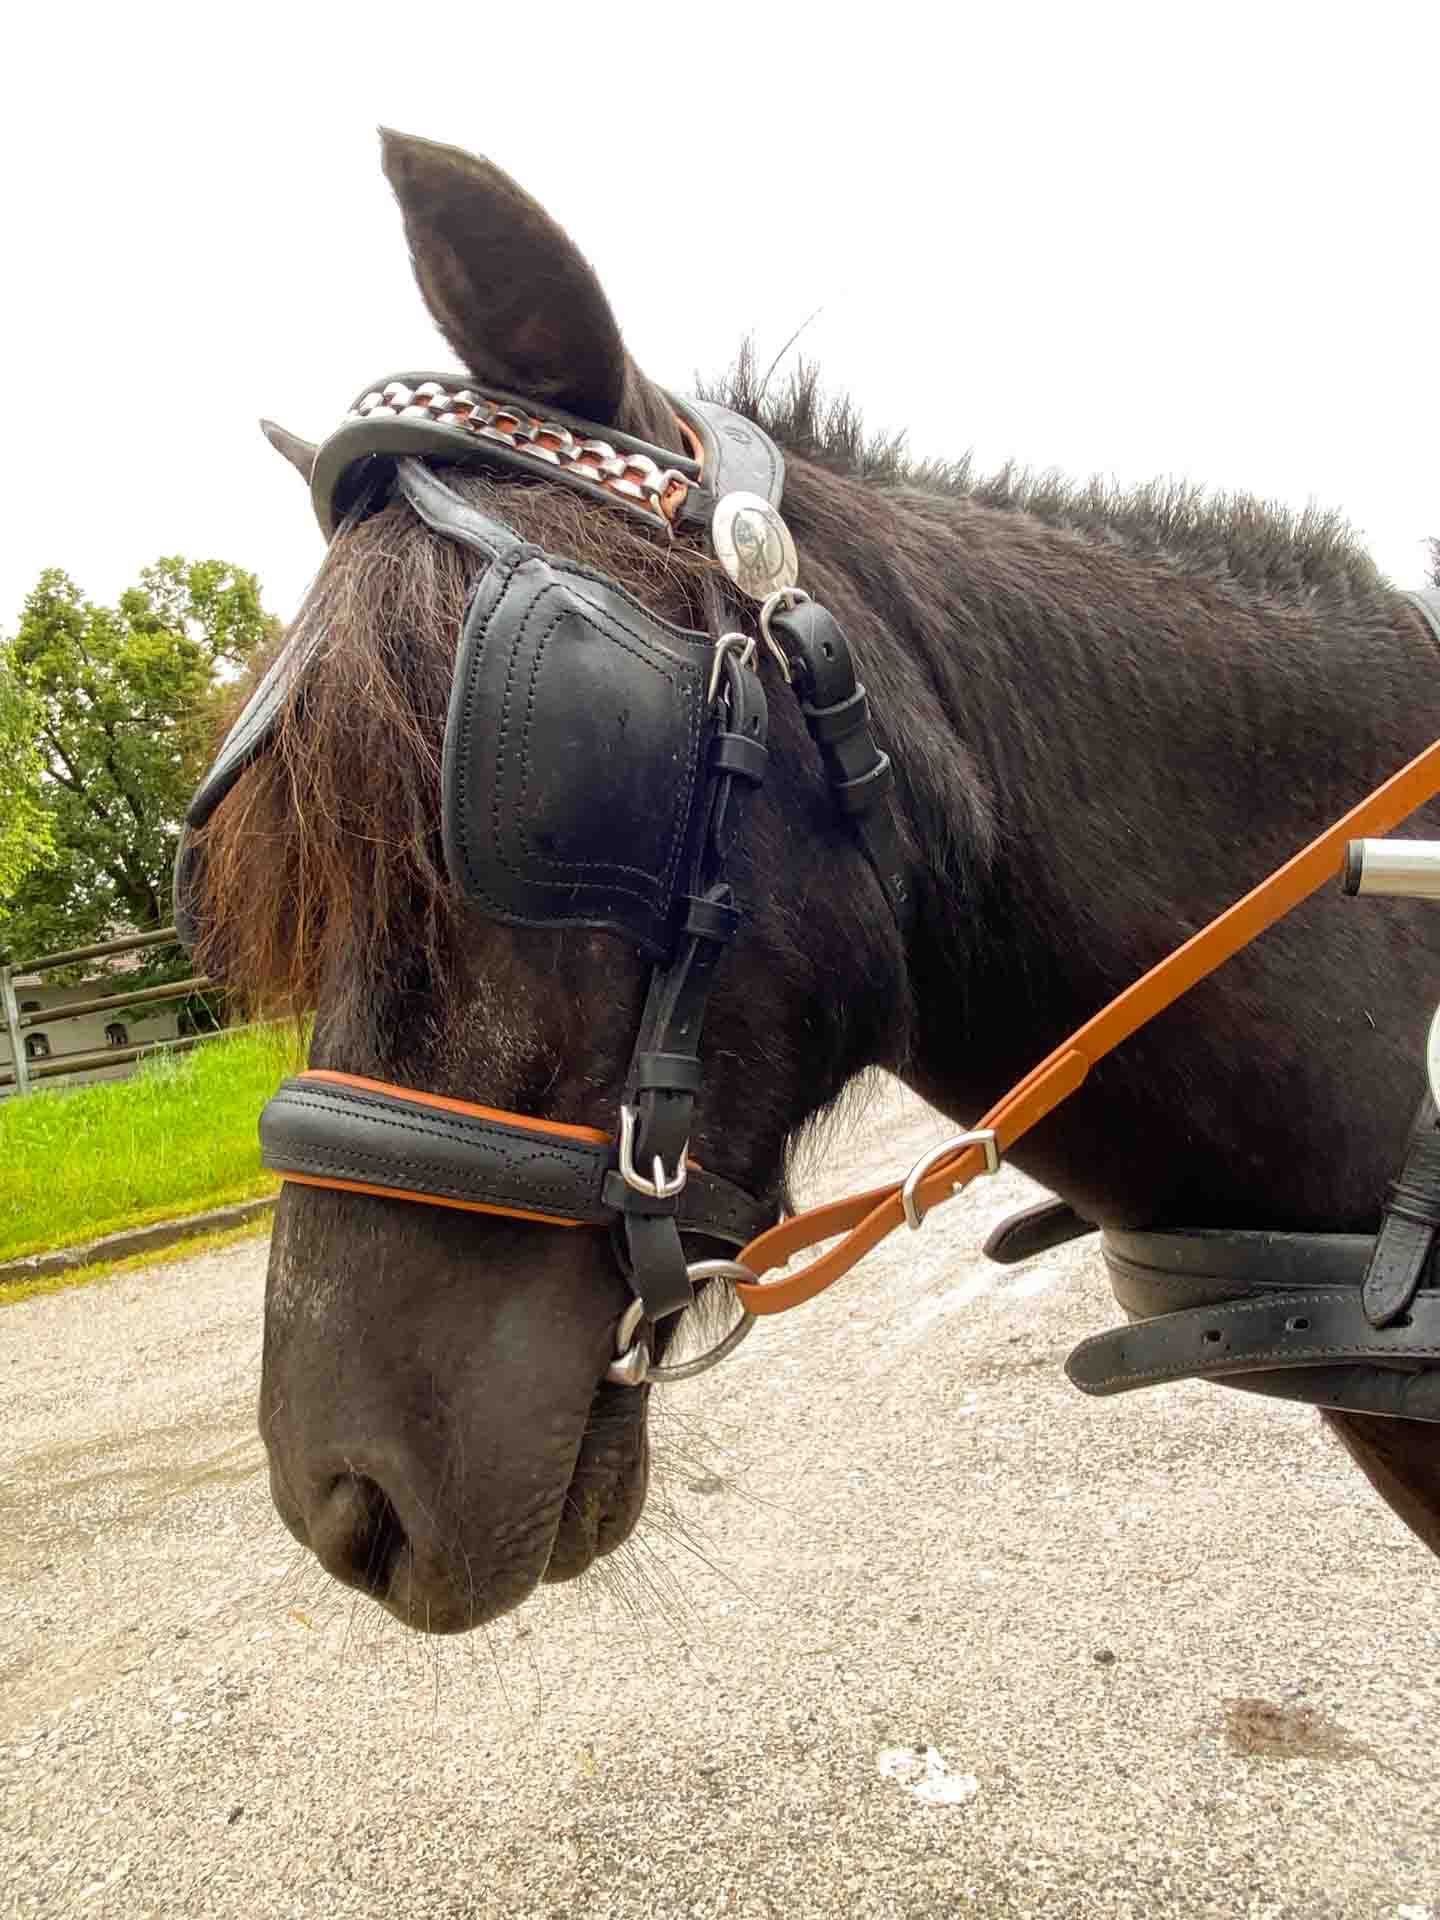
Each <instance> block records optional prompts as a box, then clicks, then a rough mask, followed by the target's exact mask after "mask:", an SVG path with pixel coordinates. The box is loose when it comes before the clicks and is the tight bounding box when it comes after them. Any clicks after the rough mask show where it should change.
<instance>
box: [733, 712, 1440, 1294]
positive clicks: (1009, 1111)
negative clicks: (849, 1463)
mask: <svg viewBox="0 0 1440 1920" xmlns="http://www.w3.org/2000/svg"><path fill="white" fill-rule="evenodd" d="M1437 792H1440V740H1437V741H1435V742H1434V743H1433V744H1432V745H1430V746H1428V747H1427V748H1426V749H1425V751H1424V752H1423V753H1422V754H1419V755H1417V757H1416V758H1415V759H1414V760H1412V761H1411V762H1410V763H1409V765H1408V766H1405V767H1402V768H1401V769H1400V771H1399V772H1398V773H1397V774H1395V775H1393V776H1392V777H1391V778H1390V779H1389V780H1387V781H1386V782H1385V784H1384V786H1382V787H1377V788H1376V789H1375V791H1374V792H1373V793H1372V794H1370V795H1369V797H1368V798H1367V799H1365V800H1362V801H1361V802H1360V804H1359V805H1358V806H1357V807H1353V808H1352V809H1351V810H1350V812H1349V813H1347V814H1346V815H1345V817H1344V818H1343V819H1342V820H1337V821H1336V823H1335V825H1334V826H1333V827H1330V828H1328V829H1327V830H1326V831H1325V832H1324V833H1322V834H1321V835H1320V836H1319V838H1318V839H1316V840H1312V841H1311V843H1310V845H1309V846H1308V847H1306V848H1305V849H1304V850H1303V851H1302V852H1300V853H1297V854H1296V855H1295V857H1294V859H1293V860H1289V861H1287V862H1286V864H1285V865H1284V866H1283V867H1281V868H1279V869H1278V871H1277V872H1275V873H1272V874H1271V875H1270V878H1269V879H1268V880H1264V881H1262V882H1261V883H1260V885H1259V886H1258V887H1255V888H1254V889H1252V891H1251V892H1249V893H1247V894H1246V895H1245V897H1244V898H1243V899H1242V900H1237V901H1236V902H1235V904H1234V906H1232V907H1227V908H1226V910H1225V911H1224V913H1222V914H1220V915H1219V916H1218V918H1216V919H1214V920H1212V921H1211V922H1210V924H1209V926H1207V927H1202V928H1201V930H1200V932H1199V933H1197V934H1194V935H1193V936H1192V937H1191V938H1190V939H1189V940H1187V941H1186V942H1185V944H1184V946H1182V947H1177V948H1176V950H1175V951H1174V953H1172V954H1170V955H1169V956H1168V957H1167V958H1166V959H1164V960H1162V961H1160V962H1159V964H1158V965H1157V966H1154V967H1152V968H1151V969H1150V971H1149V972H1148V973H1146V974H1144V975H1142V976H1141V978H1140V979H1139V980H1137V981H1136V982H1135V983H1134V985H1133V986H1130V987H1127V988H1126V989H1125V991H1124V992H1123V993H1122V994H1119V995H1117V997H1116V998H1115V999H1114V1000H1112V1001H1111V1002H1110V1003H1109V1005H1108V1006H1106V1007H1102V1008H1101V1010H1100V1012H1099V1013H1097V1014H1096V1015H1095V1016H1094V1018H1093V1019H1091V1020H1088V1021H1086V1023H1085V1025H1084V1026H1083V1027H1081V1028H1079V1029H1078V1031H1077V1032H1075V1033H1073V1034H1071V1036H1070V1038H1069V1039H1068V1040H1064V1041H1062V1042H1061V1044H1060V1045H1059V1046H1058V1047H1056V1049H1055V1051H1054V1052H1053V1053H1051V1054H1049V1055H1048V1056H1047V1057H1046V1058H1045V1059H1044V1060H1042V1061H1041V1062H1040V1064H1039V1066H1037V1067H1034V1068H1032V1069H1031V1071H1030V1072H1029V1073H1027V1074H1026V1075H1025V1077H1024V1079H1023V1080H1021V1081H1019V1082H1017V1084H1016V1085H1015V1086H1013V1087H1012V1088H1011V1089H1010V1091H1009V1092H1008V1093H1007V1094H1005V1095H1003V1096H1002V1097H1001V1098H1000V1099H999V1100H997V1101H996V1102H995V1104H994V1106H992V1107H991V1108H990V1110H989V1112H988V1113H987V1114H985V1116H984V1118H983V1119H981V1120H980V1121H979V1122H978V1123H977V1126H976V1131H977V1132H979V1131H983V1130H985V1129H990V1130H992V1131H993V1132H994V1134H995V1137H996V1144H997V1146H998V1147H999V1149H1000V1152H1001V1153H1002V1154H1004V1153H1005V1152H1007V1151H1008V1150H1009V1149H1010V1148H1011V1147H1012V1146H1014V1144H1015V1143H1016V1141H1018V1140H1020V1139H1021V1138H1023V1136H1024V1135H1025V1134H1027V1133H1028V1132H1029V1131H1030V1129H1031V1128H1032V1127H1033V1126H1035V1125H1036V1124H1037V1122H1039V1121H1041V1120H1043V1119H1044V1118H1045V1116H1046V1114H1047V1113H1050V1112H1052V1111H1053V1110H1054V1109H1055V1108H1056V1107H1058V1106H1059V1105H1060V1103H1061V1101H1062V1100H1067V1099H1068V1098H1069V1097H1070V1095H1071V1094H1072V1093H1074V1092H1075V1091H1076V1090H1077V1088H1079V1087H1080V1086H1081V1085H1083V1083H1084V1080H1085V1076H1086V1075H1087V1074H1088V1073H1089V1071H1090V1069H1091V1067H1093V1066H1094V1065H1095V1063H1096V1061H1098V1060H1103V1059H1104V1057H1105V1055H1106V1054H1107V1053H1109V1052H1111V1051H1112V1050H1113V1049H1114V1048H1115V1047H1118V1046H1119V1045H1120V1043H1121V1041H1122V1040H1128V1039H1129V1037H1130V1035H1131V1034H1132V1033H1134V1032H1136V1031H1137V1030H1138V1029H1139V1028H1140V1027H1143V1026H1144V1025H1145V1024H1146V1022H1147V1021H1149V1020H1153V1019H1154V1018H1155V1016H1156V1014H1157V1013H1163V1012H1164V1010H1165V1008H1166V1007H1168V1006H1170V1005H1171V1004H1172V1003H1173V1002H1174V1001H1176V1000H1178V999H1179V998H1180V996H1181V994H1183V993H1186V992H1188V991H1189V989H1190V988H1191V987H1193V986H1194V985H1195V984H1196V983H1197V981H1200V980H1203V979H1204V978H1205V977H1206V975H1207V974H1210V973H1213V972H1214V970H1215V969H1216V967H1218V966H1220V965H1221V963H1222V962H1223V961H1226V960H1228V959H1229V958H1230V957H1231V955H1232V954H1236V953H1238V952H1239V951H1240V949H1241V947H1244V946H1247V945H1248V944H1249V943H1250V941H1252V940H1253V939H1255V937H1256V936H1257V934H1261V933H1263V932H1264V931H1265V929H1266V928H1267V927H1269V926H1273V924H1274V923H1275V921H1277V920H1279V919H1281V918H1283V916H1284V915H1285V914H1287V913H1289V911H1290V909H1291V908H1292V907H1297V906H1299V904H1300V902H1301V901H1302V900H1305V899H1308V897H1309V896H1310V895H1311V894H1312V893H1314V892H1315V890H1316V889H1317V888H1318V887H1320V886H1323V884H1324V883H1325V881H1326V880H1328V879H1330V878H1331V877H1332V876H1334V875H1336V874H1338V873H1339V872H1340V869H1341V867H1342V865H1343V863H1344V858H1345V847H1346V842H1347V841H1349V840H1351V839H1363V838H1365V837H1367V836H1368V835H1371V834H1383V833H1388V832H1389V830H1390V829H1391V828H1392V827H1394V826H1396V825H1398V824H1399V822H1400V821H1402V820H1403V819H1404V818H1405V817H1406V815H1407V814H1410V813H1413V812H1414V811H1415V809H1416V808H1417V807H1421V806H1423V805H1424V804H1425V802H1426V801H1427V800H1430V799H1433V798H1434V796H1435V794H1436V793H1437ZM984 1170H985V1156H984V1153H983V1152H982V1150H981V1148H980V1147H978V1146H971V1147H965V1148H963V1149H960V1150H957V1152H955V1153H954V1154H952V1155H950V1156H949V1157H947V1158H945V1159H943V1160H937V1162H936V1163H935V1165H934V1166H933V1167H932V1168H931V1169H930V1170H929V1172H928V1173H926V1174H925V1175H924V1176H923V1178H922V1179H921V1180H920V1181H919V1182H918V1184H917V1186H916V1189H915V1199H916V1201H917V1203H918V1205H919V1208H920V1210H921V1211H922V1212H928V1210H929V1209H930V1208H931V1207H934V1206H938V1205H939V1204H940V1202H941V1201H942V1200H948V1199H949V1198H950V1197H951V1195H952V1194H955V1193H958V1192H959V1191H960V1190H961V1189H962V1188H963V1187H965V1186H968V1185H969V1183H970V1181H972V1180H973V1179H974V1178H975V1176H976V1175H977V1174H979V1173H982V1172H984ZM902 1184H903V1183H902V1182H900V1181H896V1182H895V1183H894V1184H893V1185H891V1186H888V1187H875V1188H872V1190H871V1191H870V1192H869V1193H860V1194H855V1195H852V1196H851V1198H849V1199H847V1200H832V1201H831V1202H830V1203H829V1204H828V1205H826V1206H822V1207H812V1208H811V1209H810V1210H809V1212H808V1213H800V1214H796V1215H795V1217H794V1218H793V1219H790V1220H782V1221H781V1222H780V1224H779V1226H776V1227H771V1228H770V1229H769V1231H768V1232H766V1233H762V1234H761V1235H760V1236H759V1238H758V1239H756V1240H752V1241H751V1242H750V1244H749V1246H748V1247H746V1248H744V1249H743V1250H742V1251H741V1253H740V1254H739V1255H738V1256H737V1259H738V1261H739V1263H740V1265H741V1266H745V1267H748V1268H749V1269H750V1271H751V1272H752V1273H753V1274H755V1276H756V1280H755V1282H754V1283H753V1284H752V1283H750V1282H748V1281H746V1282H741V1283H739V1284H737V1286H736V1288H735V1292H736V1294H737V1295H738V1297H739V1299H740V1302H741V1304H742V1305H743V1306H744V1307H745V1308H746V1310H747V1311H748V1312H750V1313H755V1314H762V1313H783V1312H785V1310H786V1309H787V1308H789V1307H798V1306H799V1305H801V1303H802V1302H803V1301H806V1300H813V1299H814V1297H815V1295H816V1294H817V1293H823V1292H824V1290H825V1288H826V1287H828V1286H830V1285H832V1284H833V1283H834V1282H835V1281H836V1280H838V1279H840V1277H841V1276H842V1275H843V1274H846V1273H848V1272H849V1271H850V1269H851V1267H853V1266H854V1265H855V1263H856V1261H857V1260H860V1259H862V1258H863V1257H864V1255H865V1254H867V1253H869V1252H870V1251H871V1249H872V1248H873V1247H875V1246H877V1245H878V1244H879V1243H880V1241H882V1240H883V1239H884V1238H885V1236H886V1235H887V1234H890V1233H893V1232H894V1231H895V1229H896V1228H897V1227H899V1226H902V1225H904V1223H905V1209H904V1205H903V1202H902V1200H901V1188H902ZM836 1234H843V1235H844V1236H845V1237H844V1238H843V1239H842V1240H840V1241H839V1243H838V1244H837V1245H836V1246H834V1247H832V1248H831V1249H830V1251H829V1252H828V1253H826V1254H822V1255H821V1257H820V1258H819V1259H818V1260H813V1261H812V1262H811V1263H810V1265H809V1266H807V1267H802V1268H801V1269H800V1271H799V1272H798V1273H794V1274H790V1275H788V1276H787V1277H786V1278H785V1279H783V1280H774V1281H771V1282H770V1283H769V1284H768V1285H766V1284H764V1283H763V1281H762V1279H761V1276H763V1275H764V1274H767V1273H771V1272H773V1271H774V1270H775V1268H777V1267H783V1266H784V1265H785V1264H786V1263H787V1262H788V1261H790V1260H793V1259H794V1257H795V1255H796V1254H797V1253H803V1252H804V1251H805V1249H806V1248H807V1247H813V1246H816V1245H818V1244H819V1243H820V1241H822V1240H829V1239H832V1238H834V1236H835V1235H836Z"/></svg>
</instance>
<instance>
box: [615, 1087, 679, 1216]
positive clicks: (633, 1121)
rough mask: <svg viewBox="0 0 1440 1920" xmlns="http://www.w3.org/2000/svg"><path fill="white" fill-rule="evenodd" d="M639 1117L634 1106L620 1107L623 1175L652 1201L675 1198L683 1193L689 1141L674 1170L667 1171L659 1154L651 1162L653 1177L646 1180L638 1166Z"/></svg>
mask: <svg viewBox="0 0 1440 1920" xmlns="http://www.w3.org/2000/svg"><path fill="white" fill-rule="evenodd" d="M639 1123H640V1116H639V1114H638V1113H636V1111H635V1109H634V1107H629V1106H625V1105H624V1104H623V1103H622V1105H621V1108H620V1178H621V1179H622V1180H623V1181H624V1182H625V1184H626V1186H627V1187H633V1188H634V1190H635V1191H636V1193H643V1194H645V1195H646V1196H647V1197H648V1198H649V1199H651V1200H673V1199H674V1198H675V1196H676V1194H677V1193H680V1192H683V1190H684V1187H685V1181H686V1178H687V1175H688V1169H687V1167H686V1165H685V1156H686V1154H687V1153H689V1151H690V1142H689V1141H688V1140H687V1141H686V1142H685V1144H684V1146H683V1147H682V1148H681V1149H680V1159H679V1163H678V1164H677V1166H676V1168H675V1171H674V1173H668V1174H667V1173H666V1171H665V1163H664V1161H663V1160H662V1159H661V1158H660V1156H659V1154H658V1153H657V1154H656V1156H655V1158H654V1159H653V1160H652V1161H651V1162H650V1169H651V1173H652V1175H653V1177H652V1178H651V1179H649V1180H647V1179H646V1178H645V1176H644V1174H643V1173H638V1172H637V1171H636V1169H635V1129H636V1127H637V1126H638V1125H639Z"/></svg>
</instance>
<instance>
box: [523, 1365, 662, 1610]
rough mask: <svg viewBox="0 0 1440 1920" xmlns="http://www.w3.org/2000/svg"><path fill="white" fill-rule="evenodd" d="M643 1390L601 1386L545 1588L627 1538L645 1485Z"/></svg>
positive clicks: (573, 1576) (647, 1463)
mask: <svg viewBox="0 0 1440 1920" xmlns="http://www.w3.org/2000/svg"><path fill="white" fill-rule="evenodd" d="M649 1398H650V1393H649V1389H648V1388H640V1389H638V1390H637V1389H636V1388H634V1387H610V1386H602V1387H601V1388H600V1390H599V1392H598V1393H597V1394H596V1396H595V1404H594V1407H593V1408H592V1410H591V1415H590V1423H589V1425H588V1426H587V1428H586V1430H585V1437H584V1439H583V1440H582V1441H581V1444H580V1455H579V1458H578V1460H577V1461H576V1463H575V1472H574V1474H573V1475H572V1477H571V1480H570V1486H569V1489H568V1491H567V1493H566V1495H565V1505H564V1507H563V1509H562V1511H561V1514H560V1524H559V1526H558V1527H557V1528H556V1530H555V1543H554V1545H553V1546H552V1547H551V1549H550V1559H549V1561H548V1563H547V1565H546V1568H545V1573H544V1576H543V1578H544V1580H545V1583H546V1585H547V1586H548V1585H553V1584H558V1583H559V1582H560V1581H562V1580H576V1579H578V1578H579V1576H580V1575H581V1574H582V1573H585V1572H587V1571H588V1569H589V1568H590V1567H592V1566H593V1565H594V1564H595V1562H596V1561H597V1560H600V1559H603V1558H604V1556H605V1555H606V1554H607V1553H613V1552H614V1551H615V1549H616V1548H617V1547H619V1546H623V1545H624V1543H625V1542H626V1541H627V1540H628V1539H629V1538H630V1535H631V1534H632V1533H633V1532H634V1530H635V1525H636V1522H637V1521H638V1520H639V1518H640V1515H641V1513H642V1512H643V1510H644V1506H645V1495H646V1492H647V1490H648V1488H649V1485H650V1446H649V1437H648V1428H647V1423H646V1413H647V1410H648V1403H649Z"/></svg>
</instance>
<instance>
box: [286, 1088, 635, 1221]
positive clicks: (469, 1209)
mask: <svg viewBox="0 0 1440 1920" xmlns="http://www.w3.org/2000/svg"><path fill="white" fill-rule="evenodd" d="M327 1077H328V1078H329V1079H332V1080H333V1079H336V1078H338V1077H339V1076H337V1075H335V1074H330V1075H328V1076H327ZM370 1084H371V1085H372V1086H373V1085H377V1084H378V1082H374V1081H372V1082H371V1083H370ZM393 1091H395V1092H397V1093H398V1092H400V1091H401V1089H400V1088H398V1087H397V1088H395V1089H393ZM405 1091H406V1093H407V1097H408V1098H411V1099H416V1098H418V1097H419V1096H418V1095H414V1094H410V1093H409V1091H408V1089H406V1090H405ZM447 1104H450V1105H455V1104H456V1103H455V1102H453V1101H452V1102H449V1103H447ZM483 1111H484V1109H483V1108H481V1107H472V1108H470V1112H472V1113H481V1112H483ZM529 1124H531V1125H535V1124H538V1123H536V1122H531V1123H529ZM609 1137H610V1136H609V1135H608V1134H602V1135H601V1138H602V1139H609ZM280 1178H281V1179H282V1180H287V1181H289V1182H290V1184H291V1185H292V1186H296V1187H333V1188H334V1189H335V1190H336V1192H337V1193H373V1194H374V1195H375V1197H376V1198H377V1199H378V1200H414V1201H416V1202H417V1203H418V1204H419V1205H420V1206H422V1207H450V1208H452V1209H453V1210H454V1211H456V1212H458V1213H495V1214H499V1215H500V1217H501V1219H503V1220H534V1221H536V1222H537V1223H538V1224H539V1225H540V1226H542V1227H603V1226H604V1225H605V1222H604V1221H603V1220H567V1219H566V1218H565V1216H564V1215H563V1214H559V1213H526V1212H525V1211H524V1209H523V1208H521V1207H492V1206H491V1205H490V1203H489V1202H488V1201H487V1200H451V1199H448V1198H447V1197H446V1196H444V1195H442V1194H438V1193H413V1192H412V1191H411V1190H410V1188H409V1187H368V1186H365V1185H363V1184H362V1183H361V1182H360V1181H359V1180H326V1179H324V1178H323V1177H321V1176H320V1175H318V1174H313V1173H282V1174H281V1176H280Z"/></svg>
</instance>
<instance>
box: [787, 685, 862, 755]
mask: <svg viewBox="0 0 1440 1920" xmlns="http://www.w3.org/2000/svg"><path fill="white" fill-rule="evenodd" d="M800 711H801V713H803V714H804V716H805V724H806V726H807V727H808V728H809V729H810V736H811V738H812V739H813V740H814V741H815V742H816V744H817V745H819V746H822V747H829V746H833V745H834V744H835V742H836V741H837V740H848V739H849V738H850V735H851V734H852V733H861V732H863V731H864V730H865V728H867V727H868V726H869V724H870V702H869V700H868V699H867V698H866V695H865V689H864V687H863V686H860V687H856V689H855V691H854V693H852V694H851V695H850V697H849V699H848V700H837V701H836V703H835V705H834V706H833V707H812V706H811V705H810V704H809V702H808V701H801V703H800Z"/></svg>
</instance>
